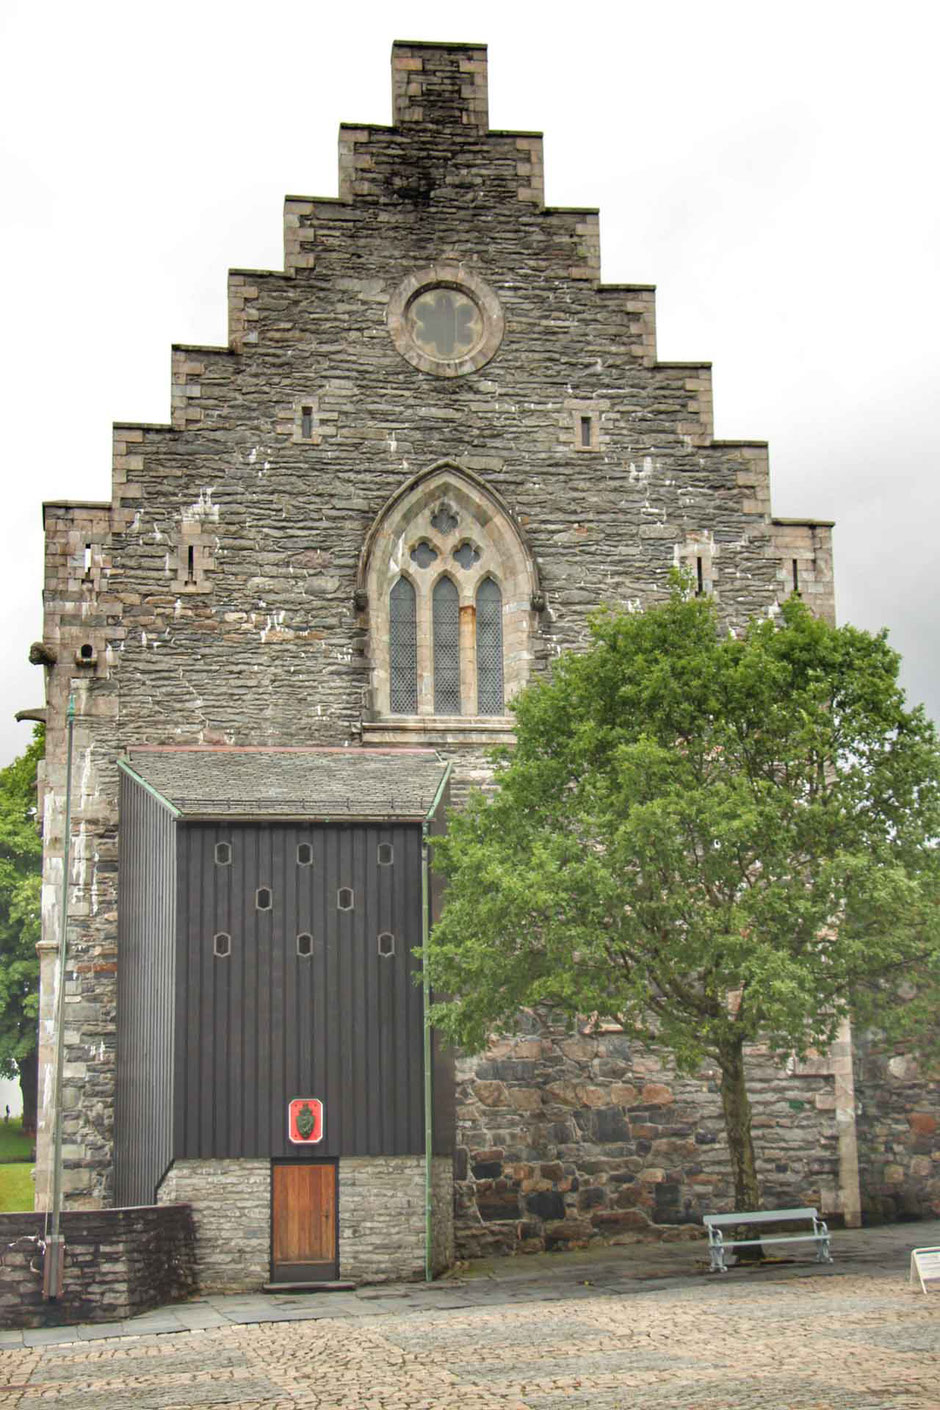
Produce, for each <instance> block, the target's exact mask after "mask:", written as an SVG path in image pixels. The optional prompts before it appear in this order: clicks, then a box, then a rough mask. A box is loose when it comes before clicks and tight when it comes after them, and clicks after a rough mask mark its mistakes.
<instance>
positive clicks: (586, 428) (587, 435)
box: [581, 416, 591, 450]
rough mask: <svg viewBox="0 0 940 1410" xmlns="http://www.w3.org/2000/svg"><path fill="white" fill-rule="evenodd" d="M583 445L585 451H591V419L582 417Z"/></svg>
mask: <svg viewBox="0 0 940 1410" xmlns="http://www.w3.org/2000/svg"><path fill="white" fill-rule="evenodd" d="M581 445H582V446H583V447H584V449H585V450H589V449H590V446H591V418H590V416H582V417H581Z"/></svg>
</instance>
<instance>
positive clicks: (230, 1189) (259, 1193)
mask: <svg viewBox="0 0 940 1410" xmlns="http://www.w3.org/2000/svg"><path fill="white" fill-rule="evenodd" d="M157 1199H158V1201H159V1202H160V1203H161V1204H163V1203H177V1202H178V1201H181V1200H185V1202H186V1203H187V1204H188V1205H189V1206H190V1207H191V1209H192V1212H193V1223H194V1225H195V1230H196V1276H197V1278H198V1281H199V1289H200V1291H201V1292H213V1293H220V1292H244V1291H246V1290H249V1289H254V1288H260V1287H261V1285H262V1283H266V1282H267V1281H268V1279H269V1277H270V1276H271V1162H270V1161H269V1160H178V1161H177V1162H176V1163H175V1164H174V1165H173V1167H172V1169H171V1170H170V1171H169V1172H168V1174H167V1175H166V1178H165V1179H164V1181H163V1183H162V1185H161V1186H160V1189H159V1190H158V1191H157Z"/></svg>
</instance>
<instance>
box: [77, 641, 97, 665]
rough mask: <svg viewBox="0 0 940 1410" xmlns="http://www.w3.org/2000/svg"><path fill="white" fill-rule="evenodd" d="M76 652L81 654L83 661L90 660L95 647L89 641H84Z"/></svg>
mask: <svg viewBox="0 0 940 1410" xmlns="http://www.w3.org/2000/svg"><path fill="white" fill-rule="evenodd" d="M78 654H79V655H80V656H81V658H82V660H83V661H90V660H91V659H92V657H93V656H94V654H95V648H94V647H93V646H92V644H91V642H90V641H86V642H84V643H83V644H82V645H81V646H80V647H79V652H78Z"/></svg>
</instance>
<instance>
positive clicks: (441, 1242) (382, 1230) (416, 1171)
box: [339, 1155, 453, 1283]
mask: <svg viewBox="0 0 940 1410" xmlns="http://www.w3.org/2000/svg"><path fill="white" fill-rule="evenodd" d="M450 1168H451V1162H450V1160H444V1159H442V1158H439V1159H438V1160H436V1161H434V1162H433V1163H432V1174H431V1179H432V1198H433V1209H434V1221H435V1226H436V1228H435V1233H436V1238H435V1239H434V1240H433V1242H432V1257H433V1258H434V1259H435V1261H437V1259H440V1262H438V1263H437V1271H440V1269H441V1268H442V1267H444V1266H446V1264H447V1263H449V1262H450V1261H451V1259H450V1258H446V1261H445V1255H446V1253H447V1251H448V1247H449V1248H450V1250H451V1251H452V1249H453V1214H452V1210H453V1194H452V1177H451V1179H450V1180H449V1179H448V1178H447V1176H448V1171H449V1170H450ZM448 1187H449V1188H448ZM448 1224H449V1225H450V1233H449V1235H448ZM424 1234H425V1221H424V1158H423V1156H410V1155H397V1156H361V1157H355V1158H350V1157H347V1158H346V1159H343V1160H341V1161H340V1162H339V1271H340V1277H341V1278H352V1279H353V1280H354V1281H355V1282H367V1283H381V1282H387V1281H389V1280H394V1279H398V1278H423V1277H424V1254H425V1249H424ZM435 1246H436V1247H435Z"/></svg>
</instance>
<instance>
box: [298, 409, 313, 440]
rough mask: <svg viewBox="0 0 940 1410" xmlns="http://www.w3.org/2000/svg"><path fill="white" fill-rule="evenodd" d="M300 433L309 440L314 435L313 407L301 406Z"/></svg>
mask: <svg viewBox="0 0 940 1410" xmlns="http://www.w3.org/2000/svg"><path fill="white" fill-rule="evenodd" d="M300 434H301V435H302V436H303V438H304V440H305V441H309V440H310V437H311V436H312V435H313V407H312V406H302V407H301V408H300Z"/></svg>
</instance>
